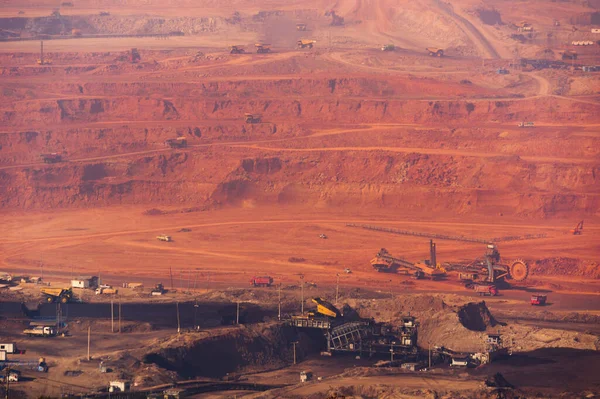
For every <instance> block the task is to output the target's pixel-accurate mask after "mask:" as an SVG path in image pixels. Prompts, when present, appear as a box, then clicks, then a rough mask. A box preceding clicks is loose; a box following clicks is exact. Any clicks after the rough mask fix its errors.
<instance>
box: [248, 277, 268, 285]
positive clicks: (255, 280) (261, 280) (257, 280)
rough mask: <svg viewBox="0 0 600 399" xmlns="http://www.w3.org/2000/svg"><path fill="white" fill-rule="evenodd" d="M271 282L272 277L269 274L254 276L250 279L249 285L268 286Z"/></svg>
mask: <svg viewBox="0 0 600 399" xmlns="http://www.w3.org/2000/svg"><path fill="white" fill-rule="evenodd" d="M271 284H273V277H271V276H254V277H252V280H250V285H252V286H254V287H270V286H271Z"/></svg>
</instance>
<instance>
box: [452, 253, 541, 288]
mask: <svg viewBox="0 0 600 399" xmlns="http://www.w3.org/2000/svg"><path fill="white" fill-rule="evenodd" d="M444 268H445V269H446V271H457V272H459V277H460V279H461V280H471V281H474V282H475V281H476V282H485V283H492V284H494V283H498V282H502V281H506V280H515V281H524V280H526V279H527V277H528V276H529V266H528V265H527V263H526V262H525V261H524V260H522V259H516V260H514V261H512V262H511V263H510V264H505V263H502V262H501V258H500V252H499V251H498V247H497V246H496V245H495V244H488V245H487V248H486V251H485V255H484V256H483V258H478V259H476V260H475V261H473V262H471V263H468V264H452V263H446V264H444Z"/></svg>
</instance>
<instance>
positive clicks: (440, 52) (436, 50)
mask: <svg viewBox="0 0 600 399" xmlns="http://www.w3.org/2000/svg"><path fill="white" fill-rule="evenodd" d="M425 50H427V51H428V52H429V55H430V56H432V57H433V56H435V57H441V56H443V55H444V50H442V49H441V48H437V47H427V48H426V49H425Z"/></svg>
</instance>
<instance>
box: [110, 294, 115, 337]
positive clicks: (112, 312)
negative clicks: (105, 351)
mask: <svg viewBox="0 0 600 399" xmlns="http://www.w3.org/2000/svg"><path fill="white" fill-rule="evenodd" d="M110 332H111V333H114V332H115V304H114V301H113V300H112V299H111V300H110Z"/></svg>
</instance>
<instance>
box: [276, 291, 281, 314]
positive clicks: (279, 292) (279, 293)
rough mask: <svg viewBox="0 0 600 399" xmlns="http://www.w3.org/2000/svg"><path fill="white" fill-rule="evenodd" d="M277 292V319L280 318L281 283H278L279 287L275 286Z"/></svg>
mask: <svg viewBox="0 0 600 399" xmlns="http://www.w3.org/2000/svg"><path fill="white" fill-rule="evenodd" d="M277 293H278V295H279V311H278V313H277V319H278V320H281V283H279V287H278V288H277Z"/></svg>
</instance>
